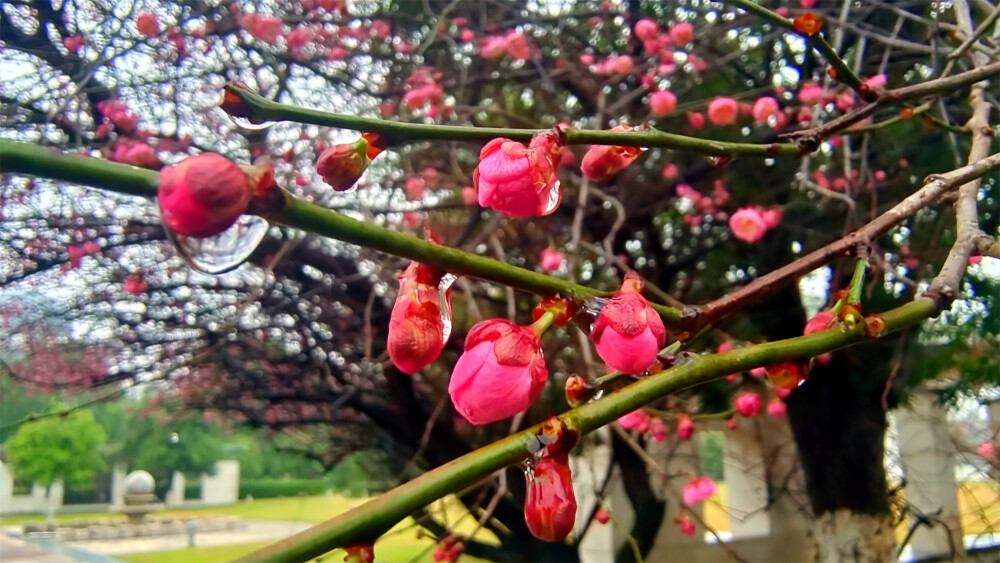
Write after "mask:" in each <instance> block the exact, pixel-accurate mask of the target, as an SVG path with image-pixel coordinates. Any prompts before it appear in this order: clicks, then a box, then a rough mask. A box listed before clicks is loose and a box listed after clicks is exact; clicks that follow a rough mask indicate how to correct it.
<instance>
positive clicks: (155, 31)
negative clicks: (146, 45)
mask: <svg viewBox="0 0 1000 563" xmlns="http://www.w3.org/2000/svg"><path fill="white" fill-rule="evenodd" d="M135 27H136V29H138V30H139V33H141V34H143V35H144V36H146V37H152V36H154V35H159V33H160V20H159V19H158V18H157V17H156V14H154V13H152V12H143V13H141V14H139V17H138V18H136V20H135Z"/></svg>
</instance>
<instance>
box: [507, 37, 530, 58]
mask: <svg viewBox="0 0 1000 563" xmlns="http://www.w3.org/2000/svg"><path fill="white" fill-rule="evenodd" d="M504 41H505V43H504V49H505V50H506V51H507V54H508V55H510V58H512V59H514V60H515V61H526V60H528V58H529V57H531V49H530V48H529V47H528V38H527V37H525V36H524V34H523V33H518V32H516V31H512V32H510V33H508V34H507V36H506V37H504Z"/></svg>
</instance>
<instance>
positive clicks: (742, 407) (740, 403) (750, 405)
mask: <svg viewBox="0 0 1000 563" xmlns="http://www.w3.org/2000/svg"><path fill="white" fill-rule="evenodd" d="M733 406H734V407H736V412H738V413H740V414H741V415H743V416H746V417H751V416H753V415H755V414H759V413H760V409H761V402H760V395H758V394H756V393H741V394H740V395H739V396H738V397H736V400H735V401H734V402H733Z"/></svg>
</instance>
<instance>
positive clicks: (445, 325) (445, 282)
mask: <svg viewBox="0 0 1000 563" xmlns="http://www.w3.org/2000/svg"><path fill="white" fill-rule="evenodd" d="M456 281H458V276H456V275H455V274H445V275H443V276H441V280H440V281H438V292H439V295H440V300H441V303H440V304H441V329H442V330H441V341H442V342H447V341H448V338H449V337H450V336H451V307H449V306H448V290H449V289H451V286H452V285H454V283H455V282H456Z"/></svg>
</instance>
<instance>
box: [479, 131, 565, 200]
mask: <svg viewBox="0 0 1000 563" xmlns="http://www.w3.org/2000/svg"><path fill="white" fill-rule="evenodd" d="M538 138H540V137H535V139H538ZM535 139H532V144H533V145H534V146H531V145H529V146H527V147H526V146H524V145H522V144H521V143H518V142H517V141H511V140H510V139H503V138H500V139H493V140H492V141H490V142H489V143H487V144H486V146H484V147H483V149H482V151H481V152H480V153H479V165H478V166H477V167H476V170H475V172H474V173H473V175H472V182H473V184H474V185H475V187H476V189H477V190H478V191H479V205H482V206H483V207H489V208H492V209H496V210H497V211H499V212H501V213H503V214H504V215H507V216H508V217H533V216H536V215H548V214H550V213H552V212H553V211H555V210H556V208H557V207H558V206H559V201H560V199H561V192H560V189H559V177H558V176H557V175H556V172H555V166H554V164H553V162H552V157H551V151H550V150H548V149H547V148H546V147H541V146H539V145H538V143H536V142H535Z"/></svg>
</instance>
